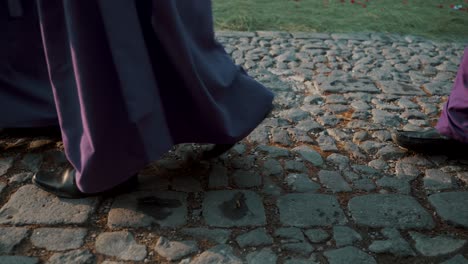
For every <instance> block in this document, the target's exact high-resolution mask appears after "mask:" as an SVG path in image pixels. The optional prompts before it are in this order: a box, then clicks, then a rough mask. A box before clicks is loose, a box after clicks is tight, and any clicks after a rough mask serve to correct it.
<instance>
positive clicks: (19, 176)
mask: <svg viewBox="0 0 468 264" xmlns="http://www.w3.org/2000/svg"><path fill="white" fill-rule="evenodd" d="M33 175H34V174H33V173H31V172H20V173H16V174H14V175H13V176H11V177H10V179H9V181H8V182H9V183H10V184H13V183H24V182H27V181H30V180H31V179H32V176H33Z"/></svg>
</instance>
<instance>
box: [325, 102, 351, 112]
mask: <svg viewBox="0 0 468 264" xmlns="http://www.w3.org/2000/svg"><path fill="white" fill-rule="evenodd" d="M323 109H324V110H325V111H327V112H330V113H333V114H335V115H336V114H341V113H344V112H347V111H348V110H349V107H348V106H346V105H342V104H326V105H325V106H324V107H323Z"/></svg>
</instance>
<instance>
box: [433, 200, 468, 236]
mask: <svg viewBox="0 0 468 264" xmlns="http://www.w3.org/2000/svg"><path fill="white" fill-rule="evenodd" d="M466 201H468V192H467V191H465V192H445V193H437V194H433V195H431V196H429V202H430V203H431V204H432V206H434V207H435V209H436V212H437V214H438V215H439V216H440V217H441V218H442V219H443V220H444V221H447V222H448V223H449V224H453V225H457V226H462V227H465V228H468V203H467V202H466Z"/></svg>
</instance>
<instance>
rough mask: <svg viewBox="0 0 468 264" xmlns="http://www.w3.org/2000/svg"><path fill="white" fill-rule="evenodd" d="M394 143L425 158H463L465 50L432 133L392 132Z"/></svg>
mask: <svg viewBox="0 0 468 264" xmlns="http://www.w3.org/2000/svg"><path fill="white" fill-rule="evenodd" d="M393 140H394V141H395V143H397V144H398V145H400V146H402V147H405V148H407V149H411V150H415V151H418V152H424V153H427V154H450V155H459V154H466V147H467V146H468V48H466V49H465V52H464V55H463V57H462V60H461V63H460V66H459V69H458V73H457V76H456V79H455V82H454V85H453V89H452V91H451V93H450V96H449V98H448V101H447V102H446V103H445V105H444V108H443V110H442V113H441V115H440V118H439V120H438V123H437V125H436V127H435V129H429V130H427V131H423V132H417V131H395V132H394V133H393Z"/></svg>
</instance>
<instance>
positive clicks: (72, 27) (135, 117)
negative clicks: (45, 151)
mask: <svg viewBox="0 0 468 264" xmlns="http://www.w3.org/2000/svg"><path fill="white" fill-rule="evenodd" d="M37 8H38V10H37V11H38V14H39V23H40V30H41V36H42V45H43V50H44V54H45V62H46V65H47V69H48V73H49V76H48V79H49V80H50V82H49V83H50V86H51V90H52V91H53V97H52V100H51V101H52V104H51V105H50V108H51V109H52V108H56V112H57V114H58V120H59V123H60V127H61V129H62V136H63V140H64V145H65V150H66V154H67V157H68V159H69V160H70V162H71V163H72V164H73V166H74V167H75V168H76V169H77V184H78V187H79V188H80V189H81V190H82V191H84V192H87V193H94V192H100V191H103V190H106V189H109V188H111V187H113V186H115V185H117V184H119V183H121V182H123V181H125V180H126V179H127V178H128V177H130V176H131V175H133V174H135V173H137V172H138V171H139V170H140V169H142V168H143V167H144V166H145V165H147V164H148V163H149V162H150V161H153V160H155V159H158V158H159V157H160V156H161V155H162V154H164V153H165V152H166V151H167V150H168V149H170V148H171V147H172V146H173V145H174V144H178V143H186V142H198V143H219V144H229V143H234V142H237V141H239V140H241V139H242V138H243V137H245V136H246V135H248V134H249V133H250V132H251V131H252V130H253V129H254V128H255V127H256V126H257V125H258V124H259V123H260V122H261V121H262V120H263V118H264V117H265V115H266V114H267V113H268V112H269V111H270V109H271V107H272V99H273V94H272V93H271V92H270V91H269V90H267V89H266V88H265V87H264V86H262V85H261V84H260V83H258V82H256V81H255V80H253V79H252V78H251V77H249V76H248V75H247V74H246V73H245V72H244V71H243V70H242V69H240V68H239V67H237V66H236V65H234V63H233V62H232V59H231V58H230V57H229V56H228V54H226V52H225V51H224V49H223V47H222V46H221V45H220V44H219V43H218V42H216V40H215V38H214V32H213V24H212V23H213V22H212V15H211V2H210V1H209V0H198V1H189V0H177V1H175V0H173V1H156V0H154V1H151V0H138V1H129V0H100V1H72V0H38V1H37ZM25 9H26V8H25ZM23 63H24V62H23ZM26 87H27V86H26ZM28 89H29V90H32V89H33V87H29V88H28ZM29 90H27V91H26V92H30V91H29ZM2 97H3V92H2V93H0V98H2ZM28 102H29V101H27V100H26V101H24V102H21V103H22V104H27V103H28ZM0 107H1V106H0ZM18 107H19V105H18ZM13 110H14V111H15V110H17V108H14V109H13ZM34 118H37V116H34V117H31V119H34ZM12 120H14V119H12ZM37 120H42V119H41V118H38V119H37ZM4 124H6V123H4V122H2V120H0V126H2V125H4ZM28 124H31V123H30V121H27V120H25V122H24V124H23V125H28ZM8 125H10V126H11V125H15V124H14V123H11V124H8Z"/></svg>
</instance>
